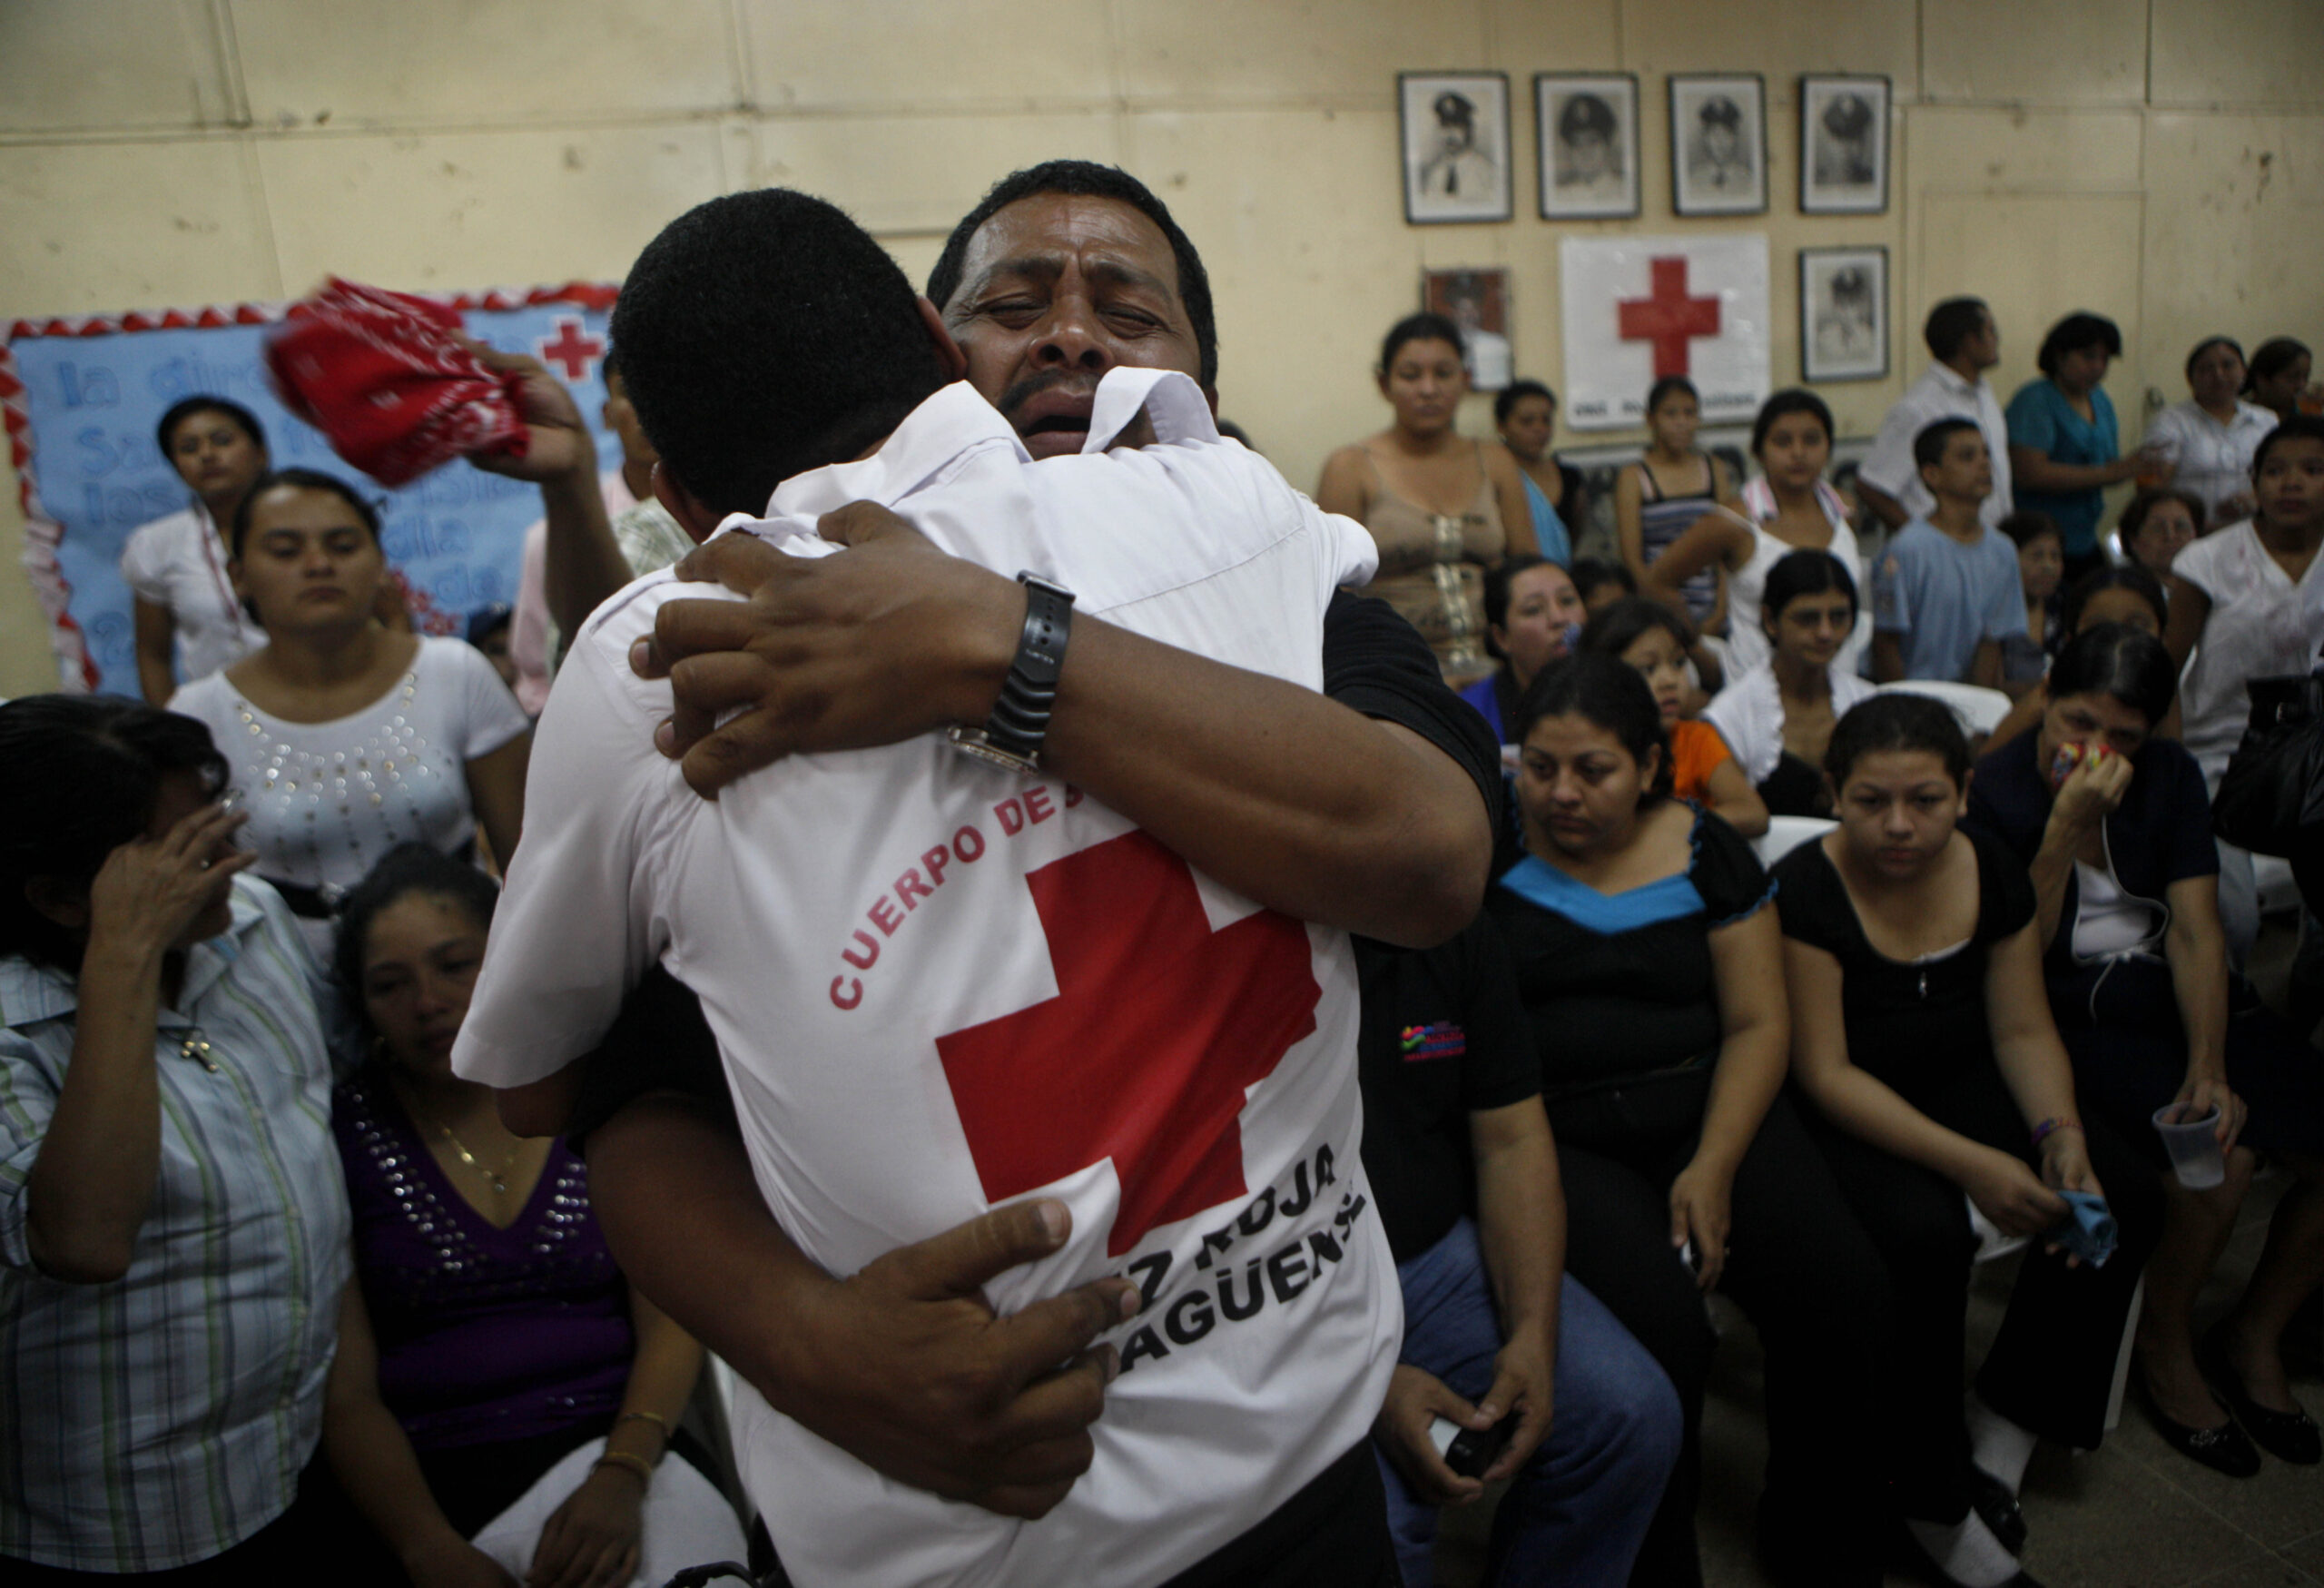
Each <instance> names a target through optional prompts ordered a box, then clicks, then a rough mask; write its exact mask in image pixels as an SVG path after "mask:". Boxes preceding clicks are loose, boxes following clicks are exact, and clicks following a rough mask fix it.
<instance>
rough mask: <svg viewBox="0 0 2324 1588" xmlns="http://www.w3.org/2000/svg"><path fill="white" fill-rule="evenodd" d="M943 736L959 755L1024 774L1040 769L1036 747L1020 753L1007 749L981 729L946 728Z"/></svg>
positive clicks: (1038, 753) (1038, 751) (1038, 752)
mask: <svg viewBox="0 0 2324 1588" xmlns="http://www.w3.org/2000/svg"><path fill="white" fill-rule="evenodd" d="M944 736H945V737H946V738H947V739H949V740H950V741H951V745H952V748H954V749H955V750H958V751H959V752H960V754H961V755H969V756H973V757H975V758H976V759H977V760H979V761H983V762H989V763H990V764H992V765H994V766H1004V767H1007V768H1008V769H1009V771H1011V772H1024V773H1033V772H1039V770H1040V769H1041V753H1040V750H1039V747H1038V746H1037V747H1035V748H1033V749H1031V750H1028V751H1024V752H1022V753H1019V752H1018V751H1015V750H1010V749H1007V748H1004V747H1003V746H1002V745H999V744H997V743H995V742H994V740H993V738H992V736H991V735H990V733H988V732H987V731H986V730H985V729H983V728H957V727H956V728H947V729H945V730H944Z"/></svg>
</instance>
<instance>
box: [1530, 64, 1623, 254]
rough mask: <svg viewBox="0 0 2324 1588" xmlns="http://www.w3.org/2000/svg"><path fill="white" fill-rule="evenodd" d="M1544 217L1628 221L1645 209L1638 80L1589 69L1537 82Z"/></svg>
mask: <svg viewBox="0 0 2324 1588" xmlns="http://www.w3.org/2000/svg"><path fill="white" fill-rule="evenodd" d="M1533 137H1534V146H1535V148H1536V149H1538V150H1539V151H1540V153H1541V159H1540V162H1539V163H1540V167H1541V219H1542V220H1544V221H1593V220H1611V219H1622V218H1627V217H1629V216H1631V215H1635V214H1637V213H1638V212H1639V202H1638V76H1637V74H1635V73H1630V72H1581V73H1569V74H1566V75H1563V76H1559V75H1557V74H1553V73H1549V72H1541V73H1536V74H1534V77H1533Z"/></svg>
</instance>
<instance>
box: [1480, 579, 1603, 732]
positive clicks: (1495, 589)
mask: <svg viewBox="0 0 2324 1588" xmlns="http://www.w3.org/2000/svg"><path fill="white" fill-rule="evenodd" d="M1584 616H1586V614H1585V613H1584V612H1583V611H1582V609H1581V593H1580V592H1579V591H1577V590H1575V588H1574V587H1573V579H1572V578H1571V576H1569V575H1568V574H1567V573H1566V571H1565V569H1563V568H1561V567H1558V565H1557V564H1555V563H1553V562H1551V561H1550V560H1548V559H1547V558H1546V557H1528V556H1526V555H1524V554H1523V553H1520V554H1518V555H1517V556H1515V557H1511V558H1510V559H1509V560H1508V561H1507V562H1504V563H1502V565H1501V566H1500V567H1497V568H1495V569H1493V570H1492V572H1491V573H1489V574H1487V575H1486V576H1485V648H1486V649H1488V650H1489V651H1491V652H1492V654H1493V655H1494V656H1498V657H1500V658H1501V666H1499V667H1498V668H1496V669H1495V670H1494V671H1493V672H1492V673H1491V674H1489V675H1488V676H1485V677H1482V678H1480V679H1478V680H1477V681H1476V682H1475V683H1474V684H1472V685H1470V686H1468V687H1467V688H1466V689H1463V690H1462V691H1461V698H1462V699H1463V700H1465V701H1467V702H1468V703H1469V704H1470V705H1473V706H1475V707H1476V708H1477V709H1478V710H1479V711H1481V712H1482V713H1483V714H1484V719H1485V721H1487V722H1488V723H1491V724H1492V732H1493V742H1494V743H1495V744H1507V743H1508V742H1509V735H1508V731H1507V728H1506V726H1505V725H1506V724H1509V723H1512V722H1515V721H1516V720H1517V703H1518V702H1519V701H1520V700H1521V699H1523V698H1524V696H1525V686H1527V685H1529V684H1531V683H1532V682H1533V676H1534V675H1535V674H1537V673H1539V672H1540V671H1541V669H1542V668H1543V667H1545V666H1549V665H1550V664H1551V662H1554V661H1556V660H1557V659H1558V658H1559V657H1560V656H1564V655H1565V654H1566V653H1567V652H1569V651H1571V649H1572V648H1573V643H1574V641H1575V640H1576V639H1577V638H1579V637H1580V636H1581V623H1582V619H1583V617H1584Z"/></svg>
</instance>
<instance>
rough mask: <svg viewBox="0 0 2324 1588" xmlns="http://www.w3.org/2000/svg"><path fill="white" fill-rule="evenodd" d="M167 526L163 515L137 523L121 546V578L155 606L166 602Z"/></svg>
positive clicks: (134, 591) (167, 566) (136, 594)
mask: <svg viewBox="0 0 2324 1588" xmlns="http://www.w3.org/2000/svg"><path fill="white" fill-rule="evenodd" d="M168 528H169V520H167V519H165V518H160V519H156V520H154V521H153V523H151V524H145V525H141V526H140V527H139V528H137V529H136V530H135V531H134V532H133V533H132V534H131V535H130V537H129V544H128V545H127V546H124V547H122V549H121V582H122V583H123V584H124V585H127V586H128V587H129V591H130V594H131V595H133V596H135V597H137V598H138V599H139V600H141V601H151V602H152V603H153V605H154V606H156V607H167V606H168V605H169V604H170V582H169V547H168Z"/></svg>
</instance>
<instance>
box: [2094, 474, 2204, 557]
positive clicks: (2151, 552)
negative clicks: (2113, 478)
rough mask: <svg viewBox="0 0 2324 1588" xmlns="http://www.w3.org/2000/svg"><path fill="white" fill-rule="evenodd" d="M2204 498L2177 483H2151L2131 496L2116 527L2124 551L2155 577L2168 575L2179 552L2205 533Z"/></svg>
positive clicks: (2115, 530) (2116, 536)
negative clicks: (2184, 489)
mask: <svg viewBox="0 0 2324 1588" xmlns="http://www.w3.org/2000/svg"><path fill="white" fill-rule="evenodd" d="M2202 522H2203V499H2202V498H2201V497H2199V496H2197V495H2195V494H2194V492H2192V491H2183V490H2181V489H2179V488H2176V487H2175V486H2167V485H2166V486H2152V487H2149V488H2147V489H2145V490H2142V491H2141V492H2139V493H2138V495H2136V496H2134V497H2132V498H2131V499H2130V502H2129V504H2128V505H2127V506H2125V507H2124V508H2122V521H2121V522H2120V523H2118V524H2117V525H2116V526H2115V527H2114V534H2115V538H2118V539H2119V540H2121V541H2122V555H2123V556H2124V557H2129V558H2130V559H2131V560H2132V562H2134V563H2136V564H2138V565H2139V567H2142V568H2144V569H2146V571H2147V572H2149V573H2151V574H2152V575H2153V576H2154V577H2156V578H2158V579H2162V578H2167V577H2170V574H2171V563H2172V562H2173V561H2175V560H2176V559H2177V557H2178V556H2179V554H2180V553H2181V552H2182V551H2184V550H2186V549H2187V547H2189V546H2190V545H2191V544H2192V543H2193V541H2194V539H2195V538H2196V537H2197V536H2199V535H2201V533H2202Z"/></svg>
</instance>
